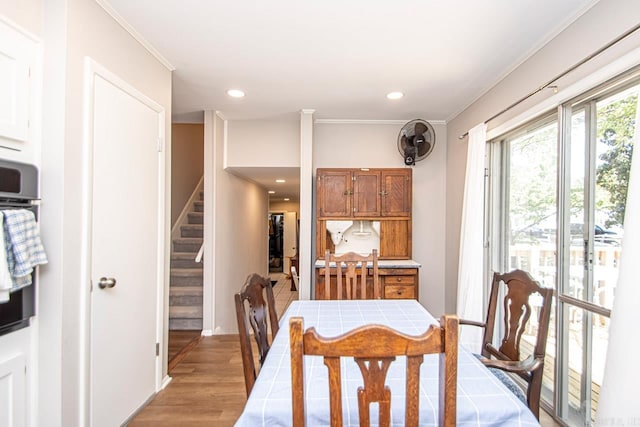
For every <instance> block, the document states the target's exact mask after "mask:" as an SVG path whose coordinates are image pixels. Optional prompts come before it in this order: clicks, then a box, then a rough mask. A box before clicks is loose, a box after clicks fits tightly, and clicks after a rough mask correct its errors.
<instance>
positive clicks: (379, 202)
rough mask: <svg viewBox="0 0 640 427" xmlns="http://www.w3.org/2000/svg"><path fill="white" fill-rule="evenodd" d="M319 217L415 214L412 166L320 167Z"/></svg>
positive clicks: (370, 216)
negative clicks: (410, 167)
mask: <svg viewBox="0 0 640 427" xmlns="http://www.w3.org/2000/svg"><path fill="white" fill-rule="evenodd" d="M317 180H318V181H317V183H318V187H317V201H318V206H317V208H318V218H377V217H385V218H394V217H396V218H409V217H411V188H412V187H411V169H318V170H317Z"/></svg>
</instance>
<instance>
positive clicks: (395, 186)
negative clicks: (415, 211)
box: [380, 169, 412, 217]
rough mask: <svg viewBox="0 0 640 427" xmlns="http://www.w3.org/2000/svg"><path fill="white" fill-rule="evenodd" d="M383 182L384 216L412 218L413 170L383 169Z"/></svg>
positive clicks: (382, 209)
mask: <svg viewBox="0 0 640 427" xmlns="http://www.w3.org/2000/svg"><path fill="white" fill-rule="evenodd" d="M381 182H382V189H383V191H382V193H381V196H382V197H381V199H380V200H381V205H382V208H381V213H382V216H386V217H393V216H410V215H411V188H412V185H411V169H383V170H382V172H381Z"/></svg>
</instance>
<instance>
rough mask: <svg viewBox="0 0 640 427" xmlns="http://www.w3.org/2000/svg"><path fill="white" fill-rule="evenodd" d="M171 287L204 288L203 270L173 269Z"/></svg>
mask: <svg viewBox="0 0 640 427" xmlns="http://www.w3.org/2000/svg"><path fill="white" fill-rule="evenodd" d="M170 284H171V287H174V286H202V269H198V268H172V269H171V279H170Z"/></svg>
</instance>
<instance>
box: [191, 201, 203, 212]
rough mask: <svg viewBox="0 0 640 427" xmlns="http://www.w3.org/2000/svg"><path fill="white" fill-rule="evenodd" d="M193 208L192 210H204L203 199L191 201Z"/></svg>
mask: <svg viewBox="0 0 640 427" xmlns="http://www.w3.org/2000/svg"><path fill="white" fill-rule="evenodd" d="M193 210H194V212H204V201H202V200H196V201H195V202H193Z"/></svg>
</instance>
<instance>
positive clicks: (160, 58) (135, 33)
mask: <svg viewBox="0 0 640 427" xmlns="http://www.w3.org/2000/svg"><path fill="white" fill-rule="evenodd" d="M96 3H98V5H99V6H100V7H102V8H103V9H104V11H105V12H107V13H108V14H109V15H110V16H111V17H112V18H113V19H114V20H115V21H116V22H117V23H118V24H120V26H121V27H122V28H124V29H125V31H127V32H128V33H129V34H131V36H132V37H133V38H134V39H136V40H137V41H138V43H140V44H141V45H142V46H143V47H144V48H145V49H147V50H148V51H149V53H150V54H151V55H153V56H154V57H155V58H156V59H157V60H158V61H160V63H161V64H162V65H164V66H165V67H166V68H167V69H168V70H169V71H175V69H176V67H174V66H173V65H172V64H171V62H169V61H168V60H167V58H165V57H164V56H162V54H161V53H160V52H158V51H157V50H156V48H155V47H153V45H152V44H151V43H149V42H148V41H147V40H146V39H145V38H144V37H142V35H141V34H140V33H139V32H138V31H137V30H136V29H135V28H133V27H132V26H131V24H129V23H128V22H127V21H126V19H124V18H123V17H122V16H121V15H120V14H119V13H118V12H116V10H115V9H114V8H113V7H112V6H111V5H110V4H109V2H108V1H107V0H96Z"/></svg>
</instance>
